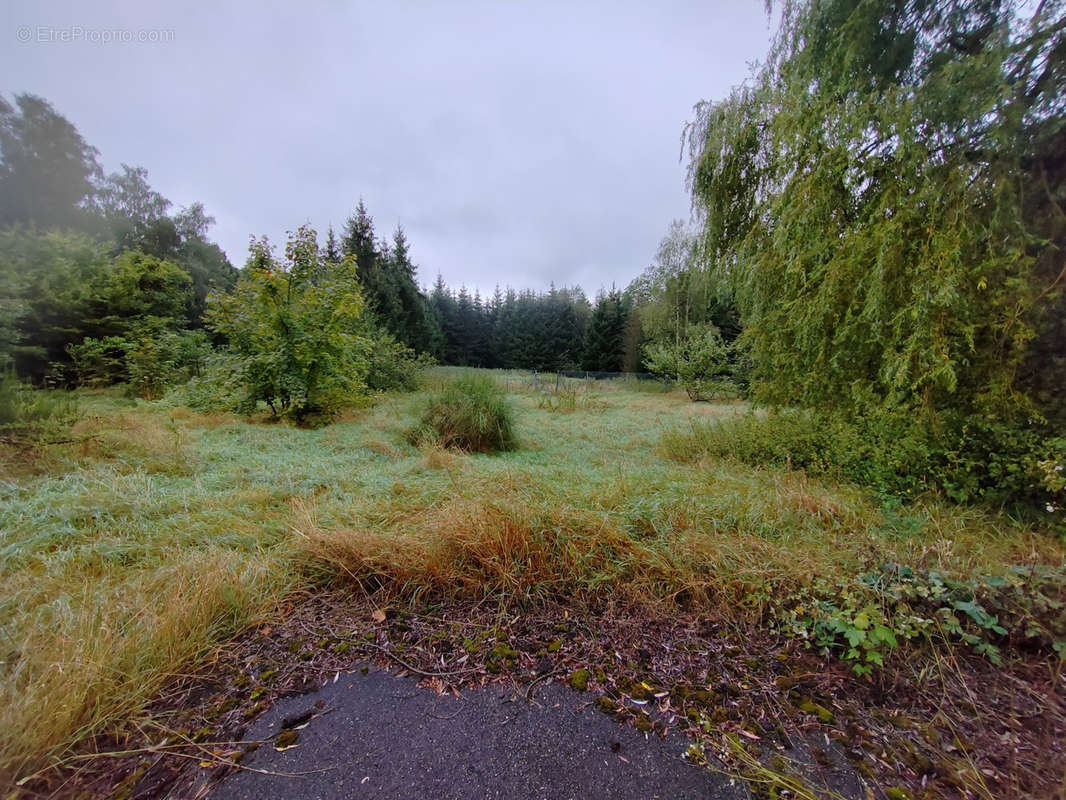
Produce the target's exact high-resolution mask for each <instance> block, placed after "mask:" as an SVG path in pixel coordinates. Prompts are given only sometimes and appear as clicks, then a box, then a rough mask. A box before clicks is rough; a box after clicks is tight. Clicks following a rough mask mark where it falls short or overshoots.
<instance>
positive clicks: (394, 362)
mask: <svg viewBox="0 0 1066 800" xmlns="http://www.w3.org/2000/svg"><path fill="white" fill-rule="evenodd" d="M369 357H370V369H369V371H368V372H367V376H366V385H367V388H368V389H371V390H373V391H376V392H385V391H389V390H390V389H397V390H400V391H405V392H411V391H414V390H415V389H417V388H418V379H419V376H420V375H421V374H422V370H423V369H424V368H425V367H427V366H430V365H431V364H432V363H433V359H432V358H430V357H429V356H427V355H425V354H421V355H416V354H415V351H414V350H412V349H411V348H410V347H407V346H406V345H404V344H402V343H400V342H398V341H396V340H395V339H394V338H393V337H392V336H390V335H389V334H387V333H379V334H377V335H376V336H374V337H373V338H372V343H371V348H370V354H369Z"/></svg>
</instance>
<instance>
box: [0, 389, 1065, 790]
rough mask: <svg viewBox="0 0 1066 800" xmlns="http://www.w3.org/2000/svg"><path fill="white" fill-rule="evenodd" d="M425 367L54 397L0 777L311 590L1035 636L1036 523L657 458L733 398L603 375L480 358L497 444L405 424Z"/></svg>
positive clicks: (1041, 583) (101, 723)
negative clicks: (240, 411) (379, 376)
mask: <svg viewBox="0 0 1066 800" xmlns="http://www.w3.org/2000/svg"><path fill="white" fill-rule="evenodd" d="M444 374H445V375H446V377H447V379H446V380H443V381H442V382H441V384H440V388H441V389H442V392H441V393H440V394H438V393H436V392H433V393H431V395H426V394H422V395H392V394H387V395H385V396H383V397H382V398H381V399H380V400H379V401H378V402H376V403H375V404H374V405H373V406H372V407H367V408H362V409H355V410H352V411H350V412H346V413H345V415H344V416H342V417H341V418H340V419H339V420H338V421H337V422H335V423H334V424H333V425H331V426H329V427H326V428H321V429H315V430H306V429H299V428H296V427H293V426H291V425H288V424H285V423H274V424H257V423H255V422H254V421H249V420H247V419H243V418H239V417H235V416H232V415H229V414H222V413H210V414H205V413H199V412H196V411H193V410H190V409H188V408H183V407H175V406H174V405H173V402H172V401H168V402H159V403H145V402H143V401H134V400H131V399H128V398H124V397H122V396H121V395H119V394H116V393H112V394H108V393H91V392H90V393H79V395H78V397H79V398H80V401H81V402H80V405H81V407H82V411H83V412H84V417H85V418H84V419H83V420H81V421H80V422H78V423H77V425H75V427H74V429H73V430H74V434H75V436H73V437H72V438H74V439H76V440H77V441H75V442H73V443H71V444H69V445H63V446H60V447H56V448H51V450H53V451H54V453H52V454H51V455H50V458H49V460H48V462H47V469H46V470H45V471H36V472H31V473H21V472H19V473H10V474H8V476H7V477H5V479H4V480H3V481H0V621H2V625H3V630H2V634H0V648H2V656H0V661H2V662H3V663H2V664H0V773H2V774H6V775H8V776H18V775H22V774H26V773H27V772H29V771H34V770H36V769H39V768H40V767H41V766H44V765H45V764H47V763H49V760H51V759H56V758H59V757H61V756H62V755H63V754H64V753H68V752H69V751H70V749H71V748H72V747H75V746H76V745H77V744H78V743H79V742H80V741H83V740H84V739H85V738H86V737H87V736H90V735H92V734H94V733H97V732H100V731H103V730H110V729H112V728H113V727H114V726H116V725H119V724H121V723H122V721H123V720H128V719H130V718H131V717H134V716H136V714H137V713H139V709H141V708H142V707H143V705H144V703H145V702H147V700H148V699H149V698H150V696H151V695H152V693H153V692H154V691H156V690H157V689H158V687H159V686H161V685H162V682H163V681H165V680H166V678H167V676H169V675H171V674H173V673H174V672H176V671H181V670H183V669H185V668H186V666H185V665H187V664H190V663H192V662H195V661H196V660H197V659H198V658H201V657H202V656H203V654H204V653H206V652H208V651H209V650H210V648H211V647H212V646H214V645H215V644H217V643H218V642H220V641H223V640H225V639H226V638H227V637H228V636H230V634H231V632H232V631H234V630H237V629H239V628H241V627H242V626H245V625H248V624H251V623H253V622H254V621H255V620H256V619H257V618H258V617H259V616H260V615H261V614H263V613H264V612H265V610H267V609H270V608H272V607H275V606H276V605H277V604H278V603H280V602H281V601H282V600H283V599H284V597H285V596H286V595H287V594H288V593H289V592H291V591H292V590H293V589H294V588H297V587H301V586H310V585H321V584H323V583H357V584H358V585H360V586H362V587H363V588H365V589H367V590H368V591H376V592H380V593H384V594H387V595H391V596H392V597H394V598H396V599H397V600H399V601H405V600H411V599H413V598H422V597H430V596H442V597H448V596H451V597H467V598H483V597H490V596H491V597H498V598H501V599H505V600H510V601H515V602H519V603H540V602H549V601H550V602H569V603H572V604H574V605H575V607H576V606H579V605H580V604H582V603H584V602H597V601H599V600H602V599H604V598H609V599H610V600H611V601H612V602H615V603H626V604H629V605H631V606H634V607H637V608H639V607H654V608H657V609H658V610H660V611H665V612H666V613H669V610H670V609H677V608H686V609H692V610H697V611H699V612H701V613H705V614H708V615H712V616H715V617H717V618H719V619H722V620H724V621H728V622H730V623H731V624H734V625H737V626H741V627H742V628H743V626H746V625H771V626H774V627H775V628H776V629H778V630H780V631H781V632H783V633H788V634H789V635H799V636H804V635H805V636H806V637H807V639H808V640H809V641H811V643H812V646H816V647H819V648H829V650H830V651H832V652H836V653H838V654H840V655H843V656H844V657H845V658H847V656H848V651H847V650H846V649H845V647H849V648H853V649H856V650H857V651H858V653H859V654H860V655H861V658H852V659H851V660H852V661H853V662H855V663H857V664H860V665H862V666H866V665H869V666H876V662H877V657H876V656H874V657H872V658H868V657H867V654H868V653H870V652H879V653H882V654H884V655H887V653H888V652H889V650H890V649H891V643H892V641H891V639H887V638H885V637H884V636H883V632H881V631H879V630H878V628H877V626H878V625H882V626H884V627H885V628H887V629H888V630H890V631H892V632H893V633H894V635H895V638H896V640H897V644H899V645H900V646H901V647H902V646H904V645H905V643H906V641H907V639H906V636H905V635H903V634H901V633H900V631H901V630H908V629H906V628H903V627H902V626H903V625H904V624H910V623H908V622H907V620H909V619H910V617H919V616H920V617H921V618H922V619H923V620H931V621H932V622H931V623H929V625H928V626H927V627H926V628H925V629H919V635H918V636H916V637H914V639H913V641H915V642H919V641H921V640H922V639H923V637H927V634H928V636H929V637H931V638H938V637H939V638H942V639H947V640H951V641H963V642H965V641H967V640H966V636H967V635H976V636H979V637H980V638H981V640H982V641H985V642H987V643H988V644H989V645H990V646H992V647H995V648H998V649H999V650H1000V651H1001V652H1003V653H1004V654H1005V653H1006V652H1007V651H1008V650H1010V651H1011V652H1014V651H1015V650H1018V651H1026V652H1031V653H1033V654H1034V657H1044V655H1042V654H1045V655H1046V654H1050V653H1053V652H1054V651H1053V650H1052V648H1053V647H1054V646H1055V642H1057V641H1058V640H1059V639H1060V638H1061V628H1060V627H1058V626H1059V624H1060V622H1061V611H1062V606H1061V602H1062V600H1063V597H1062V593H1061V585H1062V574H1061V565H1062V563H1063V562H1064V555H1066V548H1064V547H1063V544H1062V542H1061V541H1060V540H1058V539H1057V538H1056V537H1055V536H1053V535H1051V534H1049V533H1048V532H1047V531H1046V530H1042V529H1038V528H1034V527H1031V526H1027V525H1023V524H1020V523H1018V522H1015V521H1013V520H1011V519H1010V518H1008V517H1006V516H1004V515H1001V514H996V513H992V512H989V511H987V510H983V509H977V508H960V507H957V506H949V505H945V504H943V503H941V502H939V501H935V500H928V499H926V500H918V501H915V502H912V503H909V504H905V505H900V504H896V505H890V504H888V503H886V502H885V501H884V500H883V499H882V498H879V497H877V496H875V495H873V494H871V493H870V492H868V491H866V490H864V489H861V488H859V487H856V486H854V485H851V484H836V483H834V482H832V481H830V480H828V479H822V478H818V477H812V476H810V475H808V474H806V473H804V472H796V471H791V470H788V469H784V468H780V467H771V468H762V469H753V468H749V467H747V466H744V465H742V464H739V463H737V462H733V461H728V460H723V461H707V460H704V461H702V462H699V463H694V464H687V463H682V464H679V463H677V462H673V461H670V460H667V459H663V458H662V457H661V455H660V454H659V452H658V451H657V444H658V442H659V440H660V438H661V437H662V436H663V434H664V432H666V431H669V430H671V429H673V428H675V427H676V425H677V421H678V420H679V419H682V420H684V419H688V420H692V421H697V422H701V421H706V420H710V419H717V418H726V417H731V416H735V415H736V414H737V412H738V410H739V411H742V410H743V409H742V408H739V407H737V406H716V405H709V404H692V403H689V402H688V400H687V398H685V397H684V395H683V394H681V393H674V394H651V393H643V392H639V393H638V392H628V391H626V390H625V389H624V388H612V389H611V390H610V405H609V407H607V408H606V409H605V410H603V412H602V413H595V414H586V413H572V414H559V413H555V412H553V411H551V410H548V409H544V408H539V407H538V402H539V395H538V393H537V392H536V391H535V390H534V388H533V387H532V386H527V385H526V384H522V383H520V382H518V381H517V379H516V378H511V377H507V378H505V379H504V380H500V381H496V382H494V384H493V390H492V392H489V390H482V389H478V390H477V391H478V392H484V394H483V395H482V394H478V395H476V396H477V397H483V396H484V397H487V398H489V399H490V400H491V401H492V402H491V403H489V404H488V405H489V407H490V408H491V407H493V404H495V403H496V402H497V401H499V402H502V403H506V404H508V405H510V406H511V407H513V412H512V414H513V416H512V417H510V418H509V421H510V422H512V423H513V422H515V421H518V422H520V423H521V427H522V432H523V437H522V438H523V441H522V445H523V446H522V448H521V449H516V450H509V451H505V452H502V453H501V454H500V455H499V456H498V457H495V458H481V457H477V456H472V455H470V454H468V453H467V452H464V451H463V450H459V449H454V448H449V447H446V446H444V444H445V442H444V441H442V439H446V438H447V437H441V436H437V435H434V436H432V437H429V438H428V440H422V441H421V442H419V443H417V444H414V443H411V442H410V440H409V439H408V435H409V432H410V431H411V429H412V427H417V426H418V425H419V424H420V422H421V423H425V420H426V418H425V417H424V416H423V415H424V413H425V412H426V410H427V404H432V403H433V402H434V399H435V398H436V399H439V397H440V396H441V394H443V395H444V396H448V392H449V386H451V385H452V380H451V375H450V374H448V373H444ZM431 379H432V376H431ZM504 386H508V387H510V391H507V392H506V393H505V392H504ZM470 397H471V395H470V394H468V393H461V394H458V395H455V396H453V399H455V400H456V401H457V404H458V406H459V407H465V406H464V404H466V403H468V401H469V399H470ZM442 418H444V417H442ZM448 419H451V418H450V417H448ZM511 436H513V430H512V431H511ZM505 440H506V439H505ZM512 441H513V439H512ZM886 565H901V566H886ZM902 565H906V566H902ZM1014 567H1016V569H1014ZM908 570H909V571H908ZM975 576H984V577H981V578H977V577H975ZM845 592H847V594H845ZM849 597H850V598H852V599H848V598H849ZM968 603H969V604H971V605H967V604H968ZM939 609H948V610H949V611H950V612H951V614H952V615H953V616H954V618H955V620H956V622H957V623H958V626H959V630H957V631H956V630H953V629H952V628H951V625H950V621H949V620H947V619H946V618H945V617H944V614H943V612H942V611H940V610H939ZM874 611H876V613H874ZM863 613H865V617H863V616H861V614H863ZM982 614H986V615H987V617H985V616H982ZM878 615H880V616H878ZM1057 615H1058V616H1057ZM993 618H994V620H995V621H994V622H989V621H990V620H992V619H993ZM1057 620H1058V621H1057ZM985 623H988V624H985ZM997 627H998V628H1001V629H1002V630H1003V631H1005V633H1000V632H999V631H998V630H997ZM941 630H942V631H943V633H942V634H941V633H940V631H941ZM855 631H862V632H864V633H866V638H865V639H861V640H860V639H858V638H857V634H856V633H855ZM927 638H928V637H927ZM853 639H854V640H856V641H855V643H854V644H853V643H852V640H853ZM871 643H873V644H874V645H875V646H874V647H870V646H868V645H869V644H871ZM989 652H990V653H991V652H993V651H991V650H990V651H989Z"/></svg>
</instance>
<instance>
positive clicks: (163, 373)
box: [126, 331, 211, 400]
mask: <svg viewBox="0 0 1066 800" xmlns="http://www.w3.org/2000/svg"><path fill="white" fill-rule="evenodd" d="M210 353H211V345H210V344H209V343H208V341H207V334H205V333H204V332H203V331H165V332H163V333H160V334H156V335H154V336H153V335H144V336H142V337H140V338H138V339H136V340H135V341H133V342H132V343H131V344H130V346H129V348H128V349H127V350H126V372H127V376H128V379H129V382H130V386H131V388H132V389H133V391H134V392H136V393H137V394H138V395H139V396H140V397H143V398H145V399H146V400H156V399H158V398H159V397H161V396H162V395H163V392H164V391H165V390H166V388H167V387H169V386H172V385H174V384H175V383H183V382H185V381H187V380H188V379H189V378H191V377H193V376H196V375H199V374H200V371H201V369H203V366H204V363H205V362H206V360H207V357H208V356H209V355H210Z"/></svg>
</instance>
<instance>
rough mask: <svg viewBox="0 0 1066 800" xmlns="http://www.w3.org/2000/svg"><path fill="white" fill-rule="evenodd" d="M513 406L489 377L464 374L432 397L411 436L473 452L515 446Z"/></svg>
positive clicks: (487, 451) (508, 448) (504, 449)
mask: <svg viewBox="0 0 1066 800" xmlns="http://www.w3.org/2000/svg"><path fill="white" fill-rule="evenodd" d="M514 427H515V426H514V410H513V409H512V407H511V404H510V403H509V402H508V400H507V396H506V395H505V394H504V392H503V390H502V389H501V388H500V387H499V386H498V385H497V384H496V383H495V381H493V380H492V379H490V378H486V377H481V376H470V377H463V378H460V379H458V380H456V381H452V382H449V383H446V384H444V386H443V387H442V388H441V390H440V391H439V392H438V393H437V394H435V395H434V396H432V397H430V399H429V401H428V402H427V404H426V407H425V410H424V411H423V412H422V417H421V420H420V422H419V424H418V426H417V427H416V428H415V429H414V430H413V431H412V434H411V438H412V439H414V440H415V441H417V442H422V443H435V444H439V445H441V446H443V447H451V448H455V449H457V450H463V451H466V452H470V453H493V452H502V451H508V450H515V449H517V447H518V438H517V437H516V435H515V430H514Z"/></svg>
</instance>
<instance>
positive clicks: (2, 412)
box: [0, 369, 78, 447]
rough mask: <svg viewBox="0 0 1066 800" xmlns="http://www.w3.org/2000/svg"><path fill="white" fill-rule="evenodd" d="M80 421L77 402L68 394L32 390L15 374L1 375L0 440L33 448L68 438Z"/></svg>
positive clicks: (8, 372)
mask: <svg viewBox="0 0 1066 800" xmlns="http://www.w3.org/2000/svg"><path fill="white" fill-rule="evenodd" d="M77 419H78V406H77V402H76V401H75V400H74V399H73V398H72V397H71V396H70V395H69V394H67V393H66V392H62V391H57V390H44V389H33V388H31V387H29V386H26V385H25V384H23V383H22V382H21V381H19V380H18V379H17V378H16V377H15V374H14V371H12V370H11V369H8V371H7V372H5V373H2V374H0V441H2V442H4V443H5V444H8V445H15V446H26V447H31V446H33V445H34V444H36V443H38V442H40V441H41V440H43V439H53V438H56V437H58V436H62V435H65V434H66V433H67V431H69V429H70V426H71V425H73V424H74V423H75V422H76V421H77Z"/></svg>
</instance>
